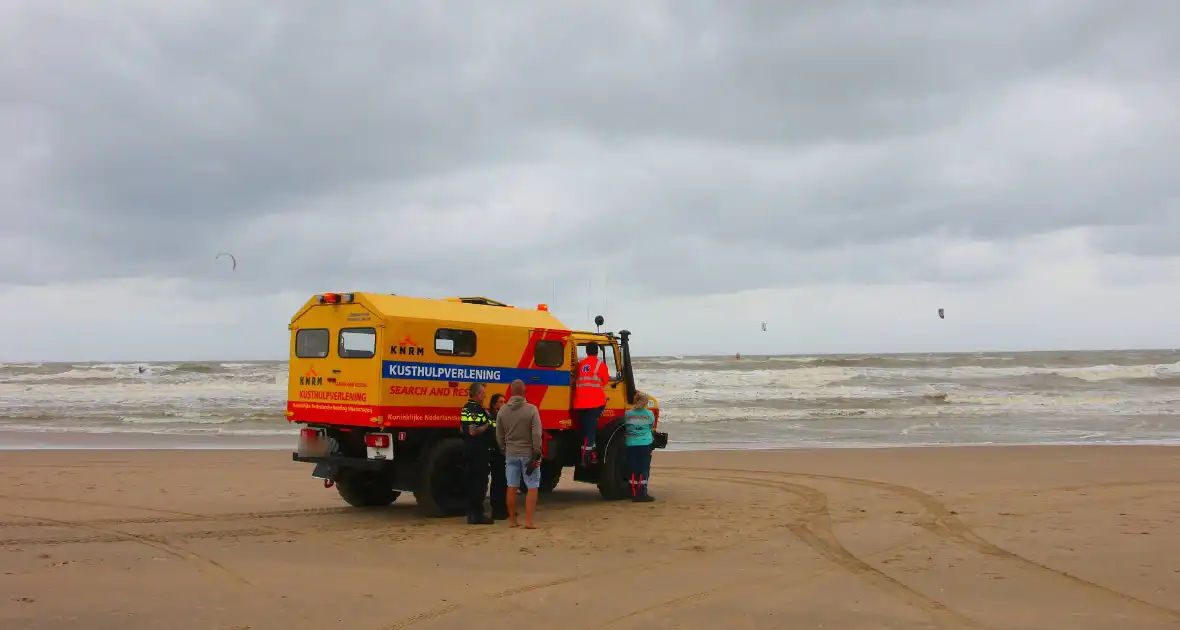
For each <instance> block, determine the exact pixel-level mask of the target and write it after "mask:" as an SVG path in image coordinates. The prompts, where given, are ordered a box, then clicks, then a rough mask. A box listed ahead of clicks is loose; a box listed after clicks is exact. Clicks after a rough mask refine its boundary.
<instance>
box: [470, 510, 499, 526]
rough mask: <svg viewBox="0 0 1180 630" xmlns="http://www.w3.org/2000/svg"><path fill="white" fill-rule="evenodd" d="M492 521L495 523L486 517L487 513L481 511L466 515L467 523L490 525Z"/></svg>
mask: <svg viewBox="0 0 1180 630" xmlns="http://www.w3.org/2000/svg"><path fill="white" fill-rule="evenodd" d="M492 523H495V521H493V520H492V519H490V518H488V515H487V514H484V513H483V512H479V513H477V514H468V515H467V524H468V525H491V524H492Z"/></svg>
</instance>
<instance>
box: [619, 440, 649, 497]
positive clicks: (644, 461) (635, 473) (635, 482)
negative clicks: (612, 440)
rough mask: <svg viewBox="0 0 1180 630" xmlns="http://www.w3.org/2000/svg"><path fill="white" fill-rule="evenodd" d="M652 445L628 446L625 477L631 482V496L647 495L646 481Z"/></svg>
mask: <svg viewBox="0 0 1180 630" xmlns="http://www.w3.org/2000/svg"><path fill="white" fill-rule="evenodd" d="M652 448H653V447H652V445H651V444H646V445H644V446H628V447H627V453H626V454H625V457H626V458H627V477H628V478H629V479H630V480H631V494H633V495H636V496H643V495H646V494H647V479H648V477H650V476H651V452H652Z"/></svg>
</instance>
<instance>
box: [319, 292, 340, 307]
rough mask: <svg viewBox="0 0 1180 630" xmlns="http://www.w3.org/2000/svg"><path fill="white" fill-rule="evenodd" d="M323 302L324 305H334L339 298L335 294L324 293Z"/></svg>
mask: <svg viewBox="0 0 1180 630" xmlns="http://www.w3.org/2000/svg"><path fill="white" fill-rule="evenodd" d="M323 300H324V304H336V303H338V302H339V301H340V296H339V295H336V294H335V293H325V294H324V297H323Z"/></svg>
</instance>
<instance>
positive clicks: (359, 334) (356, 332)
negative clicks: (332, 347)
mask: <svg viewBox="0 0 1180 630" xmlns="http://www.w3.org/2000/svg"><path fill="white" fill-rule="evenodd" d="M337 353H338V354H339V355H340V358H342V359H372V358H373V357H374V356H376V354H377V329H376V328H341V329H340V343H339V346H338V349H337Z"/></svg>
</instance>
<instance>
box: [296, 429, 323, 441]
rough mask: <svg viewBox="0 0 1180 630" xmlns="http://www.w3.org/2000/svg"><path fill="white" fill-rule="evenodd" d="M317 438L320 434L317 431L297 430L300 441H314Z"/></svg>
mask: <svg viewBox="0 0 1180 630" xmlns="http://www.w3.org/2000/svg"><path fill="white" fill-rule="evenodd" d="M319 436H320V432H319V430H318V429H300V430H299V439H302V440H314V439H316V438H318V437H319Z"/></svg>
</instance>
